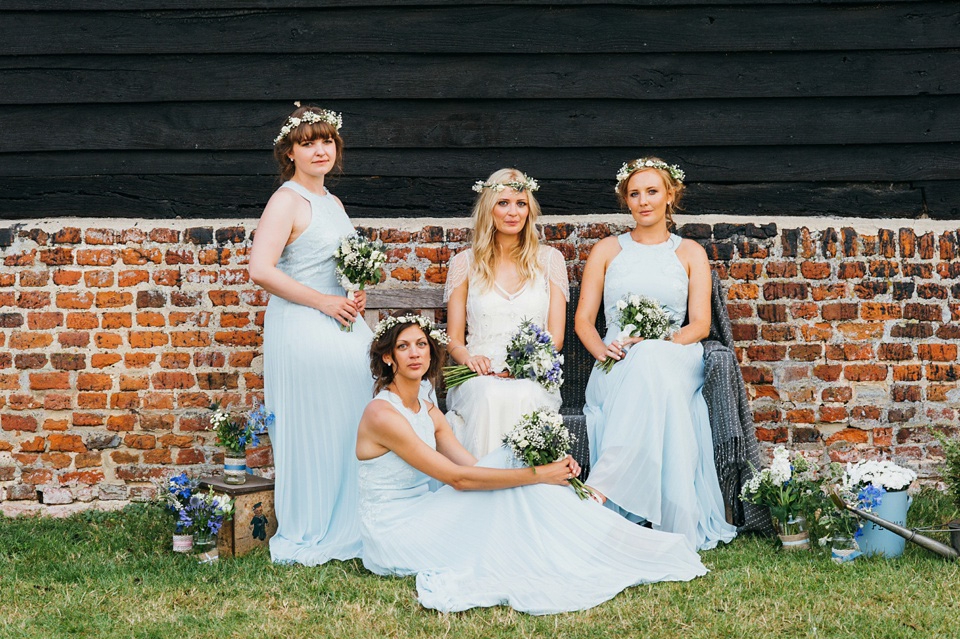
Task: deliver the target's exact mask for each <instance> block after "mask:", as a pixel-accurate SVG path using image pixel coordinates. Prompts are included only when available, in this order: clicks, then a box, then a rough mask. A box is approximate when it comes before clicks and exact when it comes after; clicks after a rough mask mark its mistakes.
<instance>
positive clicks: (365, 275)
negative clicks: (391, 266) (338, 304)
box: [333, 234, 387, 333]
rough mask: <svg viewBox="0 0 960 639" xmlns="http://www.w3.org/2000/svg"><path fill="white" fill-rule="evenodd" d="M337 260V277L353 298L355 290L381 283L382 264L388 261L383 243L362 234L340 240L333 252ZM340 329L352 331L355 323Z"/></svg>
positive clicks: (348, 294)
mask: <svg viewBox="0 0 960 639" xmlns="http://www.w3.org/2000/svg"><path fill="white" fill-rule="evenodd" d="M333 258H334V259H335V260H336V262H337V277H339V278H340V285H341V286H342V287H343V288H344V289H346V291H347V296H348V297H349V298H350V299H351V300H352V299H353V292H354V291H362V290H363V289H364V288H365V287H366V286H367V285H368V284H371V285H372V284H379V283H380V281H381V280H382V279H383V271H382V270H381V268H380V267H381V266H383V264H384V262H386V261H387V254H386V252H385V251H384V248H383V243H382V242H380V241H379V240H377V241H371V240H368V239H367V238H365V237H363V236H361V235H357V234H354V235H347V236H346V237H344V238H342V239H341V240H340V246H338V247H337V250H336V251H334V253H333ZM340 330H342V331H346V332H348V333H349V332H350V331H352V330H353V324H349V325H348V326H341V327H340Z"/></svg>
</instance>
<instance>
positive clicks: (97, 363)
mask: <svg viewBox="0 0 960 639" xmlns="http://www.w3.org/2000/svg"><path fill="white" fill-rule="evenodd" d="M120 359H121V357H120V355H118V354H117V353H94V354H93V355H91V356H90V366H92V367H93V368H106V367H107V366H112V365H114V364H116V363H117V362H119V361H120Z"/></svg>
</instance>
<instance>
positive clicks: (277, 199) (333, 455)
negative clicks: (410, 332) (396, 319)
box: [249, 106, 373, 566]
mask: <svg viewBox="0 0 960 639" xmlns="http://www.w3.org/2000/svg"><path fill="white" fill-rule="evenodd" d="M340 125H341V118H340V116H339V115H338V114H336V113H334V112H332V111H328V110H326V109H320V108H317V107H312V106H306V107H301V108H298V109H297V110H296V111H294V112H293V113H291V114H290V115H289V116H288V117H287V120H286V122H285V123H284V125H283V128H282V129H281V130H280V133H279V135H278V136H277V138H276V139H275V140H274V156H275V157H276V159H277V162H278V163H279V165H280V175H281V177H282V178H283V179H285V180H286V182H284V183H283V185H282V186H281V187H280V188H279V189H278V190H277V191H276V192H275V193H274V194H273V196H272V197H271V198H270V201H269V202H268V203H267V206H266V208H265V209H264V211H263V215H262V216H261V218H260V223H259V224H258V225H257V232H256V235H255V239H254V242H253V249H252V251H251V254H250V267H249V268H250V277H251V279H253V281H254V282H256V283H257V284H259V285H260V286H262V287H263V288H264V289H266V290H267V291H268V292H269V293H270V294H271V296H270V302H269V304H268V305H267V311H266V314H265V317H264V330H263V333H264V338H263V342H264V344H263V350H264V356H263V375H264V396H265V397H264V399H265V404H266V406H267V408H268V409H269V410H271V411H273V412H274V414H275V415H276V421H275V423H274V425H273V427H272V428H271V429H270V440H271V443H272V445H273V455H274V460H275V466H276V493H275V507H276V512H277V521H278V524H279V528H278V530H277V533H276V535H274V536H273V538H271V539H270V555H271V557H272V558H273V560H274V561H276V562H297V563H301V564H306V565H311V566H312V565H317V564H321V563H324V562H326V561H328V560H330V559H350V558H353V557H358V556H359V555H360V550H361V544H360V529H359V522H358V518H357V461H356V457H355V456H354V452H353V451H354V446H355V445H356V433H357V422H358V421H359V420H360V414H361V412H362V411H363V406H364V405H365V404H366V402H367V401H368V399H369V398H370V392H371V389H372V385H373V381H372V379H371V377H370V371H369V369H368V367H367V351H368V349H369V347H370V335H371V334H370V329H369V328H368V327H367V325H366V324H365V323H364V322H363V321H362V320H361V321H357V322H355V323H354V327H355V328H354V330H353V331H352V332H344V331H342V330H340V327H341V326H346V325H348V324H350V323H351V322H353V321H354V320H355V319H356V318H358V317H359V316H360V314H361V313H362V312H363V309H364V304H365V301H366V298H365V296H364V293H363V291H359V292H357V293H356V294H355V296H354V299H352V300H351V299H350V298H348V297H347V295H346V292H345V291H344V289H343V288H342V287H341V286H340V283H339V280H338V278H337V275H336V265H335V262H334V257H333V254H334V251H335V250H336V248H337V246H338V245H339V243H340V239H341V238H342V237H343V236H345V235H350V234H352V233H353V232H354V228H353V225H352V224H351V222H350V220H349V219H348V218H347V214H346V212H345V211H344V209H343V204H342V203H341V202H340V200H339V199H338V198H337V197H336V196H335V195H333V194H332V193H330V191H329V190H327V188H326V186H325V184H324V179H325V178H326V176H327V175H328V174H329V173H330V172H331V171H332V170H333V169H334V168H339V167H340V166H341V163H342V160H343V140H342V139H341V137H340V132H339V130H340Z"/></svg>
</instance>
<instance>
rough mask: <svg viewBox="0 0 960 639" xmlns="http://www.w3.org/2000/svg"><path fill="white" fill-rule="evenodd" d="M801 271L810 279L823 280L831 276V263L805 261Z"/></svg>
mask: <svg viewBox="0 0 960 639" xmlns="http://www.w3.org/2000/svg"><path fill="white" fill-rule="evenodd" d="M800 273H801V274H802V275H803V276H804V277H805V278H807V279H808V280H822V279H826V278H828V277H830V264H829V263H827V262H803V263H802V264H801V265H800Z"/></svg>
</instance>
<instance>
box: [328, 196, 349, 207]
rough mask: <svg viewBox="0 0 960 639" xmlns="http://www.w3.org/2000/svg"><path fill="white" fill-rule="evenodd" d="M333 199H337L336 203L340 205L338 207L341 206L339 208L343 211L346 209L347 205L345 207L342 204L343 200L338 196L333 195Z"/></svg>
mask: <svg viewBox="0 0 960 639" xmlns="http://www.w3.org/2000/svg"><path fill="white" fill-rule="evenodd" d="M330 195H333V193H330ZM333 199H335V200H336V201H337V204H339V205H340V208H341V209H343V210H344V211H346V210H347V207H345V206H344V205H343V202H341V201H340V198H338V197H337V196H336V195H333Z"/></svg>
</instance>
